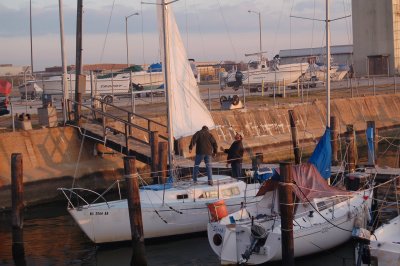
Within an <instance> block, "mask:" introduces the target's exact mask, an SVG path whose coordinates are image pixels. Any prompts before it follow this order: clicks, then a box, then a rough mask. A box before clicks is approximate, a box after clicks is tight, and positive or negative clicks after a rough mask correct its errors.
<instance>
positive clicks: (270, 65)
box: [220, 58, 308, 90]
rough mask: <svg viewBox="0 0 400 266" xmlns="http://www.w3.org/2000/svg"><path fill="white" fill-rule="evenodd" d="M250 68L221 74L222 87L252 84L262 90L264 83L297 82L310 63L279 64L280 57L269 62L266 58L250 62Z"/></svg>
mask: <svg viewBox="0 0 400 266" xmlns="http://www.w3.org/2000/svg"><path fill="white" fill-rule="evenodd" d="M248 66H249V68H248V70H244V71H239V70H232V71H230V72H228V73H224V74H222V75H221V76H220V83H221V84H222V87H225V86H227V87H232V88H233V89H238V88H239V86H242V85H244V86H246V85H248V86H250V87H251V88H257V89H259V90H260V88H261V86H262V84H263V83H265V84H271V83H276V82H281V83H282V82H285V83H286V84H290V83H293V82H295V81H296V80H298V79H299V78H300V76H301V75H302V74H304V73H305V72H306V71H307V69H308V63H293V64H283V65H281V64H279V58H274V59H273V60H272V61H269V62H267V60H266V59H265V58H262V59H261V60H259V61H252V62H250V63H249V64H248Z"/></svg>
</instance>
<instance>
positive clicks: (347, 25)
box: [342, 0, 351, 44]
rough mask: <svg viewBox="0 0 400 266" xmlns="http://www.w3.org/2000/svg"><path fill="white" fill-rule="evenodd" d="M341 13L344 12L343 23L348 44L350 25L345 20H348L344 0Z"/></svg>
mask: <svg viewBox="0 0 400 266" xmlns="http://www.w3.org/2000/svg"><path fill="white" fill-rule="evenodd" d="M342 3H343V12H344V16H345V17H344V21H345V23H346V33H347V41H348V44H350V30H351V27H350V25H349V24H350V23H349V22H348V21H347V19H348V17H347V14H348V13H347V9H346V3H345V0H343V2H342Z"/></svg>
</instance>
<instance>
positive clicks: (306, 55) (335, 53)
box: [279, 45, 353, 65]
mask: <svg viewBox="0 0 400 266" xmlns="http://www.w3.org/2000/svg"><path fill="white" fill-rule="evenodd" d="M325 54H326V48H325V47H316V48H302V49H287V50H280V51H279V58H280V63H281V64H291V63H301V62H308V63H315V62H321V63H325ZM352 56H353V45H334V46H331V57H332V61H333V63H334V64H344V65H350V64H351V62H352Z"/></svg>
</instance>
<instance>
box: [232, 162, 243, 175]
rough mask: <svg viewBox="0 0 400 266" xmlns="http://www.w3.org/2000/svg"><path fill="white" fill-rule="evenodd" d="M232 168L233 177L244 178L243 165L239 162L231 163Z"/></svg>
mask: <svg viewBox="0 0 400 266" xmlns="http://www.w3.org/2000/svg"><path fill="white" fill-rule="evenodd" d="M231 167H232V177H236V178H238V177H241V176H242V163H241V162H239V161H233V162H231Z"/></svg>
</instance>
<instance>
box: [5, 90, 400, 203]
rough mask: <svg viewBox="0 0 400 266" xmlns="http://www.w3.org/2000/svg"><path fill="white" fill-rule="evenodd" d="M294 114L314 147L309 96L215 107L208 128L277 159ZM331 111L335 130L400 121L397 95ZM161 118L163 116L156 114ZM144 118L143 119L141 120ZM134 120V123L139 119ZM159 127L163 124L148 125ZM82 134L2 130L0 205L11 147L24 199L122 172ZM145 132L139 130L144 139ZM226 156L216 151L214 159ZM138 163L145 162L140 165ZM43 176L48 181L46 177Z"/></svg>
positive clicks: (314, 114)
mask: <svg viewBox="0 0 400 266" xmlns="http://www.w3.org/2000/svg"><path fill="white" fill-rule="evenodd" d="M290 109H292V110H294V111H295V113H296V115H297V117H298V123H297V128H298V137H299V139H300V147H301V148H302V149H303V151H304V152H305V153H306V152H310V151H312V150H313V149H314V147H315V145H316V143H317V141H318V139H319V137H321V135H322V134H323V132H324V129H325V119H326V105H325V103H324V102H322V101H313V102H310V103H306V104H298V105H279V106H275V107H268V106H266V107H259V108H251V109H238V110H226V111H220V110H218V111H213V112H212V116H213V118H214V120H215V122H216V125H217V127H216V129H214V130H212V133H213V134H214V136H215V138H216V139H217V142H218V144H219V146H222V147H224V148H228V147H229V146H230V144H231V143H232V141H233V138H234V135H235V132H241V133H242V134H243V136H244V140H243V143H244V147H245V149H246V153H245V157H246V158H250V157H252V156H253V155H255V153H263V155H264V162H277V161H279V160H288V159H291V158H292V157H293V151H292V143H291V133H290V123H289V116H288V110H290ZM331 115H334V116H336V118H337V121H338V130H339V132H340V133H343V132H344V131H345V130H346V127H345V125H347V124H353V125H354V128H355V129H356V130H357V131H359V132H363V131H364V130H365V128H366V121H369V120H373V121H375V122H376V127H377V128H380V129H385V128H393V127H396V126H398V125H400V95H384V96H376V97H359V98H353V99H351V98H348V99H335V100H332V102H331ZM154 119H155V120H157V121H160V122H162V123H165V121H166V118H165V117H162V116H158V117H155V118H154ZM142 122H143V124H145V123H147V122H145V121H142ZM142 122H140V121H138V123H142ZM152 130H160V132H162V129H161V128H157V127H155V128H152ZM81 138H82V136H81V135H79V133H78V131H77V130H76V129H75V128H72V127H60V128H44V129H39V130H30V131H18V132H14V133H3V134H1V138H0V168H1V171H0V208H1V207H7V206H10V200H11V196H10V193H9V191H10V189H9V187H10V176H11V173H10V169H11V165H10V158H11V154H12V153H22V155H23V167H24V182H25V184H27V186H26V188H27V190H28V191H31V192H30V194H27V201H28V202H39V201H41V200H44V199H46V198H49V197H52V196H56V195H58V196H60V195H61V193H60V192H58V191H57V190H56V189H57V188H58V187H71V184H72V182H73V181H74V180H73V177H76V178H77V179H75V182H76V186H82V187H90V188H94V189H96V188H98V187H106V186H108V185H109V184H111V183H113V182H114V181H115V180H116V179H118V178H120V177H121V173H122V168H123V164H122V159H121V156H120V155H119V154H117V153H115V154H114V153H111V154H106V155H104V156H99V153H98V148H95V147H96V146H97V145H95V143H94V142H93V141H91V140H90V139H86V140H87V141H86V140H85V141H84V142H82V139H81ZM145 138H146V136H143V139H145ZM189 141H190V137H186V138H184V139H182V140H181V141H180V142H179V143H180V146H179V148H178V151H179V152H180V153H181V154H182V155H184V156H186V157H191V156H194V153H191V154H189V152H188V146H189ZM103 152H104V150H103ZM225 157H226V156H225V155H224V154H222V153H220V154H219V158H218V160H224V158H225ZM140 167H145V166H143V165H140V166H139V168H140ZM46 181H47V183H46Z"/></svg>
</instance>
